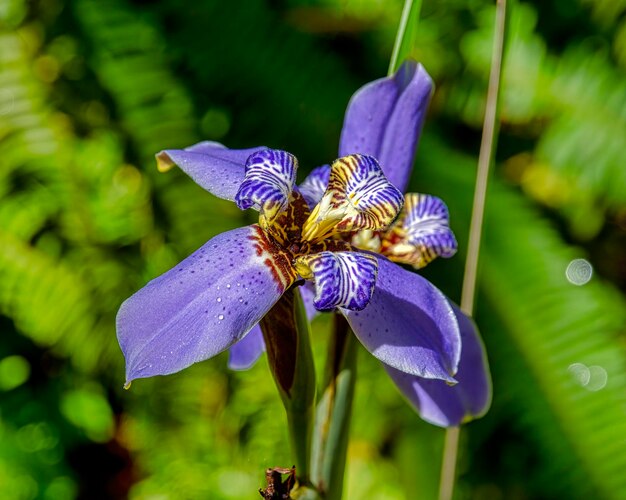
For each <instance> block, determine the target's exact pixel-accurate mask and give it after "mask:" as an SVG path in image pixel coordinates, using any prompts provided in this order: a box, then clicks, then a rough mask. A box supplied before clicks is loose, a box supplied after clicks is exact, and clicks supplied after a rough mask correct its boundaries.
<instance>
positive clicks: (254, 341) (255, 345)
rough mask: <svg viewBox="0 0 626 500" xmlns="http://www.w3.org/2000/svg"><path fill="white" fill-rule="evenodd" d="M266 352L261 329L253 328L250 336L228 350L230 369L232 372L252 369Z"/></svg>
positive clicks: (258, 327) (257, 326)
mask: <svg viewBox="0 0 626 500" xmlns="http://www.w3.org/2000/svg"><path fill="white" fill-rule="evenodd" d="M264 352H265V342H264V341H263V332H261V327H260V326H259V325H256V326H253V327H252V330H250V332H249V333H248V335H246V336H245V337H244V338H242V339H241V340H240V341H239V342H237V343H236V344H234V345H233V346H232V347H231V348H230V349H229V350H228V354H229V356H228V368H230V369H231V370H247V369H248V368H252V366H253V365H254V363H256V362H257V360H258V359H259V358H260V357H261V354H263V353H264Z"/></svg>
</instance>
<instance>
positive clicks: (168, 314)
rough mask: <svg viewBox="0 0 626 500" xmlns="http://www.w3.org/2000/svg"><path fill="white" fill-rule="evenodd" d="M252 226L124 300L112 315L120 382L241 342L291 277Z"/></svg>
mask: <svg viewBox="0 0 626 500" xmlns="http://www.w3.org/2000/svg"><path fill="white" fill-rule="evenodd" d="M268 248H269V246H268V243H267V241H266V240H265V236H264V234H263V232H262V231H261V229H260V228H259V227H258V226H248V227H243V228H239V229H234V230H232V231H228V232H226V233H222V234H220V235H218V236H216V237H215V238H213V239H211V240H209V241H208V242H207V243H205V244H204V245H203V246H202V247H201V248H199V249H198V250H197V251H196V252H194V253H193V254H192V255H190V256H189V257H187V258H186V259H185V260H183V261H182V262H181V263H180V264H179V265H177V266H176V267H174V268H173V269H170V270H169V271H168V272H166V273H165V274H163V275H162V276H160V277H158V278H156V279H154V280H152V281H151V282H150V283H148V284H147V285H146V286H145V287H144V288H142V289H141V290H139V291H138V292H137V293H135V294H134V295H133V296H132V297H130V298H129V299H127V300H126V301H125V302H124V303H123V304H122V306H121V307H120V310H119V312H118V315H117V335H118V340H119V343H120V346H121V348H122V351H123V352H124V356H125V358H126V376H127V381H128V382H129V381H131V380H133V379H136V378H143V377H150V376H153V375H165V374H168V373H174V372H177V371H179V370H182V369H183V368H185V367H187V366H189V365H191V364H193V363H196V362H198V361H202V360H204V359H207V358H210V357H212V356H215V355H216V354H218V353H220V352H221V351H223V350H225V349H227V348H228V347H230V346H231V345H232V344H234V343H235V342H237V341H239V340H240V339H241V338H243V336H244V335H246V334H247V333H248V331H249V330H250V329H251V328H252V327H253V326H254V325H256V324H257V323H258V322H259V320H260V319H261V318H262V317H263V316H264V315H265V313H266V312H267V311H268V310H269V309H270V308H271V307H272V306H273V305H274V303H275V302H276V301H277V300H278V299H279V298H280V296H281V295H282V293H283V292H284V291H285V290H286V289H287V288H288V287H289V286H290V285H291V283H292V282H293V280H294V278H295V272H294V271H293V269H292V268H291V263H290V262H289V261H288V260H286V259H285V258H284V256H281V255H277V254H274V253H272V252H271V251H269V250H268Z"/></svg>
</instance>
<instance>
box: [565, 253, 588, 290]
mask: <svg viewBox="0 0 626 500" xmlns="http://www.w3.org/2000/svg"><path fill="white" fill-rule="evenodd" d="M592 275H593V267H592V266H591V264H590V263H589V261H587V260H585V259H574V260H573V261H571V262H570V263H569V264H568V266H567V269H566V270H565V277H566V278H567V281H569V282H570V283H571V284H573V285H577V286H582V285H585V284H586V283H589V280H590V279H591V276H592Z"/></svg>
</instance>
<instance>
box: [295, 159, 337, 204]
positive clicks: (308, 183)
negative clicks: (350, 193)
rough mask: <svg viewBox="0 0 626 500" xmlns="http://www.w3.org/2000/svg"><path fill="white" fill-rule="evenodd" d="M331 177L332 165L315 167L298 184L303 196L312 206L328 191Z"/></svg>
mask: <svg viewBox="0 0 626 500" xmlns="http://www.w3.org/2000/svg"><path fill="white" fill-rule="evenodd" d="M329 178H330V165H322V166H321V167H317V168H314V169H313V170H311V173H310V174H309V175H307V177H306V179H304V181H303V182H302V183H301V184H300V185H299V186H298V188H299V189H300V192H301V193H302V196H304V199H305V200H306V202H307V203H308V204H309V206H310V207H311V208H313V207H314V206H315V205H317V204H318V203H319V201H320V200H321V199H322V196H324V193H325V192H326V187H327V186H328V180H329Z"/></svg>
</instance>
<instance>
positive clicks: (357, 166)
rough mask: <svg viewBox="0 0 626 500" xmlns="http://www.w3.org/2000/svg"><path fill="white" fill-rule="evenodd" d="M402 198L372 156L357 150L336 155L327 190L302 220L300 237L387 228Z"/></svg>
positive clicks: (313, 239) (319, 238) (315, 239)
mask: <svg viewBox="0 0 626 500" xmlns="http://www.w3.org/2000/svg"><path fill="white" fill-rule="evenodd" d="M403 199H404V198H403V196H402V193H401V192H400V191H398V190H397V189H396V188H395V187H394V186H393V185H392V184H391V183H390V182H389V181H388V180H387V178H386V177H385V175H384V174H383V171H382V169H381V168H380V165H379V164H378V162H377V161H376V159H375V158H373V157H371V156H365V155H358V154H355V155H349V156H345V157H342V158H339V159H338V160H335V162H333V164H332V165H331V167H330V176H329V181H328V186H327V188H326V192H325V193H324V196H323V197H322V199H321V201H320V202H319V203H318V204H317V205H316V206H315V208H314V209H313V211H312V212H311V215H310V216H309V218H308V219H307V221H306V222H305V224H304V228H303V230H302V237H303V238H304V239H306V240H309V241H320V240H322V239H324V238H327V237H329V236H330V235H333V234H337V233H340V232H350V231H357V230H361V229H374V230H380V229H386V228H387V227H388V226H389V225H390V224H391V223H392V222H393V220H394V219H395V218H396V216H397V215H398V212H399V211H400V209H401V208H402V203H403Z"/></svg>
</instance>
